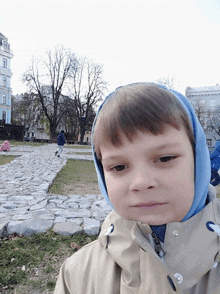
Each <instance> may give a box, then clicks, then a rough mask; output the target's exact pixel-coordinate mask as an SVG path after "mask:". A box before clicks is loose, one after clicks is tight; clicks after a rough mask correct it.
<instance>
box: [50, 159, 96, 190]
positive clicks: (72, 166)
mask: <svg viewBox="0 0 220 294" xmlns="http://www.w3.org/2000/svg"><path fill="white" fill-rule="evenodd" d="M76 183H82V184H90V183H94V184H97V183H98V181H97V176H96V171H95V166H94V163H93V161H88V160H74V159H68V160H67V164H66V165H65V166H64V167H63V168H62V169H61V171H60V172H59V173H58V174H57V176H56V178H55V180H54V182H53V184H52V186H51V187H50V189H49V193H54V194H62V190H63V188H64V186H65V185H74V184H76Z"/></svg>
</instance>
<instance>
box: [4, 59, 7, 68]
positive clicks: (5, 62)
mask: <svg viewBox="0 0 220 294" xmlns="http://www.w3.org/2000/svg"><path fill="white" fill-rule="evenodd" d="M3 67H4V68H7V59H6V58H3Z"/></svg>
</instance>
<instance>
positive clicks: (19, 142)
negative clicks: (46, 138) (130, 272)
mask: <svg viewBox="0 0 220 294" xmlns="http://www.w3.org/2000/svg"><path fill="white" fill-rule="evenodd" d="M3 142H4V141H0V145H1V144H2V143H3ZM9 143H10V145H12V146H23V145H24V146H34V147H38V146H42V145H44V144H47V143H38V142H26V141H12V140H9Z"/></svg>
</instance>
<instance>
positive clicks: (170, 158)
mask: <svg viewBox="0 0 220 294" xmlns="http://www.w3.org/2000/svg"><path fill="white" fill-rule="evenodd" d="M175 158H176V156H164V157H161V158H160V159H159V160H160V162H167V161H170V160H172V159H175Z"/></svg>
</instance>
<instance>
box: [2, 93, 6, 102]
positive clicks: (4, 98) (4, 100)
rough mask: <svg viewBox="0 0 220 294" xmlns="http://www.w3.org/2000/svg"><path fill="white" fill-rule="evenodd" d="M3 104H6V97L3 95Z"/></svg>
mask: <svg viewBox="0 0 220 294" xmlns="http://www.w3.org/2000/svg"><path fill="white" fill-rule="evenodd" d="M3 104H6V95H5V94H4V95H3Z"/></svg>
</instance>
